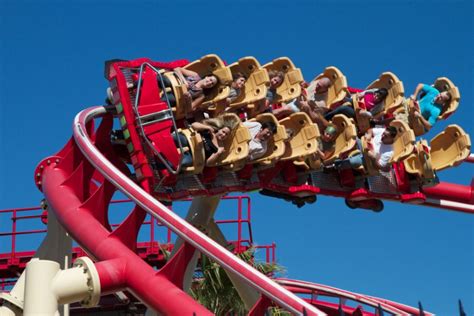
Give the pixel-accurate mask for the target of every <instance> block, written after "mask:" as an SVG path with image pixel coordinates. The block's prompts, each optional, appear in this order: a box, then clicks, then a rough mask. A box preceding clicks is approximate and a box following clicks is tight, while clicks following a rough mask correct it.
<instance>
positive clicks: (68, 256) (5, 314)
mask: <svg viewBox="0 0 474 316" xmlns="http://www.w3.org/2000/svg"><path fill="white" fill-rule="evenodd" d="M45 205H46V207H45V208H47V202H45ZM34 257H35V258H39V259H45V260H51V261H55V262H57V263H58V264H60V267H61V269H67V268H69V267H68V266H67V263H70V262H71V261H72V239H71V237H69V235H68V233H67V231H66V230H65V229H64V228H63V227H62V226H61V224H60V223H59V222H58V220H57V218H56V216H55V213H54V212H53V211H51V210H50V209H48V232H47V234H46V237H45V238H44V240H43V242H42V243H41V245H40V247H39V248H38V250H37V251H36V253H35V255H34ZM24 273H25V272H23V273H22V275H21V276H20V278H19V279H18V281H17V282H16V284H15V286H14V287H13V288H12V290H11V291H10V293H3V294H1V298H2V299H4V301H5V302H7V303H4V304H3V306H0V316H10V315H21V313H18V311H21V310H23V302H24V288H25V277H24ZM61 314H63V313H61ZM67 314H68V312H67V307H65V308H64V315H67Z"/></svg>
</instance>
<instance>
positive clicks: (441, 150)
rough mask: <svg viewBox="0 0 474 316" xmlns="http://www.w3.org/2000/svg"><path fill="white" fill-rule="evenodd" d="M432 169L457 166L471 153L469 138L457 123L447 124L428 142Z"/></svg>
mask: <svg viewBox="0 0 474 316" xmlns="http://www.w3.org/2000/svg"><path fill="white" fill-rule="evenodd" d="M430 145H431V160H432V163H433V169H434V170H443V169H446V168H449V167H453V166H457V165H458V164H460V163H461V162H462V161H463V160H464V159H466V158H467V157H468V156H469V154H470V153H471V139H470V137H469V135H468V134H467V133H466V132H464V130H463V129H462V128H461V127H459V126H458V125H454V124H453V125H448V127H446V128H445V130H444V131H443V132H441V133H439V134H438V135H436V136H435V137H434V138H433V139H432V140H431V142H430Z"/></svg>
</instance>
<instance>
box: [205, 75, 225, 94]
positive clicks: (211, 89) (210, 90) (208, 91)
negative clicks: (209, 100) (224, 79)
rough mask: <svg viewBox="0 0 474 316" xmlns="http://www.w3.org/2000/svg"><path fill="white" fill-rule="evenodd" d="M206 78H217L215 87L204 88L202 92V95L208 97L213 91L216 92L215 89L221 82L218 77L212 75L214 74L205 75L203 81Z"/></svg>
mask: <svg viewBox="0 0 474 316" xmlns="http://www.w3.org/2000/svg"><path fill="white" fill-rule="evenodd" d="M206 77H214V78H216V84H215V85H213V86H212V87H210V88H204V89H203V90H202V93H204V95H205V96H208V95H209V94H211V92H212V91H214V89H215V87H217V86H218V85H219V82H220V80H219V77H217V76H216V75H214V74H212V73H211V74H207V75H205V76H204V77H202V79H204V78H206ZM202 79H201V80H202Z"/></svg>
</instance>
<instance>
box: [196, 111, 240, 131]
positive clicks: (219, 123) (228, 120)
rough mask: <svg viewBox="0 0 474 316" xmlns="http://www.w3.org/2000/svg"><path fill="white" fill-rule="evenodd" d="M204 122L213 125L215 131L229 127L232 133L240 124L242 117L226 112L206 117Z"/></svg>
mask: <svg viewBox="0 0 474 316" xmlns="http://www.w3.org/2000/svg"><path fill="white" fill-rule="evenodd" d="M202 123H203V124H206V125H208V126H210V127H212V128H213V129H214V132H217V131H218V130H220V129H221V128H224V127H227V128H228V129H229V130H230V132H231V133H232V132H233V131H234V130H235V129H236V128H237V127H238V126H239V124H240V118H239V117H238V116H237V115H236V114H234V113H224V114H221V115H219V116H218V117H214V118H208V119H205V120H204V121H202Z"/></svg>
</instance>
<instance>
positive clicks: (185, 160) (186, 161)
mask: <svg viewBox="0 0 474 316" xmlns="http://www.w3.org/2000/svg"><path fill="white" fill-rule="evenodd" d="M192 165H193V156H192V155H191V152H190V151H185V152H184V153H183V156H182V160H181V167H190V166H192Z"/></svg>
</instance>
